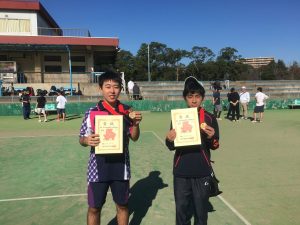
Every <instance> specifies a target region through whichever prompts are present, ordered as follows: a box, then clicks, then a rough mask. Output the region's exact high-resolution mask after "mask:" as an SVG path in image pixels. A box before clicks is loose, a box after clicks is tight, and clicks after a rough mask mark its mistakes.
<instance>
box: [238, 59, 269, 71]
mask: <svg viewBox="0 0 300 225" xmlns="http://www.w3.org/2000/svg"><path fill="white" fill-rule="evenodd" d="M240 61H241V62H242V63H244V64H247V65H250V66H252V67H253V68H255V69H257V68H260V67H262V66H266V65H268V64H269V63H270V62H273V61H274V58H273V57H258V58H243V59H241V60H240Z"/></svg>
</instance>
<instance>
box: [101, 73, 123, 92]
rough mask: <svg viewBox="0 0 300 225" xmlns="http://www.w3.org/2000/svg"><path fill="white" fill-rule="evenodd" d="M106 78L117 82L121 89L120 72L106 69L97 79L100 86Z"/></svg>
mask: <svg viewBox="0 0 300 225" xmlns="http://www.w3.org/2000/svg"><path fill="white" fill-rule="evenodd" d="M106 80H113V81H115V82H117V83H118V84H119V85H120V87H121V89H123V84H122V78H121V74H120V73H118V72H115V71H113V70H108V71H106V72H104V73H103V74H101V75H100V77H99V80H98V84H99V86H100V87H101V88H102V86H103V83H104V81H106Z"/></svg>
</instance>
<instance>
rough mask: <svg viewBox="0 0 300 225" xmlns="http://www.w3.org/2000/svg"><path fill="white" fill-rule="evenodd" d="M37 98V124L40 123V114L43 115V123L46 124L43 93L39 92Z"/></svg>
mask: <svg viewBox="0 0 300 225" xmlns="http://www.w3.org/2000/svg"><path fill="white" fill-rule="evenodd" d="M38 95H39V97H38V98H37V99H36V102H37V103H36V113H37V114H38V115H39V120H38V121H39V122H42V119H41V114H43V115H44V122H47V121H48V120H47V115H46V112H45V105H46V102H47V100H46V98H45V93H44V92H43V91H40V92H39V93H38Z"/></svg>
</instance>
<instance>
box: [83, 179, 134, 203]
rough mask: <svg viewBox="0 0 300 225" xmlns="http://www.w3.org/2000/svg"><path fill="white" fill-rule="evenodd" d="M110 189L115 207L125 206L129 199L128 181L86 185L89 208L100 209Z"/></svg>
mask: <svg viewBox="0 0 300 225" xmlns="http://www.w3.org/2000/svg"><path fill="white" fill-rule="evenodd" d="M109 187H110V190H111V193H112V196H113V200H114V202H115V203H116V204H117V205H127V204H128V198H129V181H128V180H123V181H107V182H91V183H89V185H88V190H87V194H88V205H89V207H91V208H102V206H103V205H104V203H105V199H106V195H107V191H108V188H109Z"/></svg>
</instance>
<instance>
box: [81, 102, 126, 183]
mask: <svg viewBox="0 0 300 225" xmlns="http://www.w3.org/2000/svg"><path fill="white" fill-rule="evenodd" d="M123 106H124V108H125V109H126V110H127V109H129V106H126V105H123ZM116 109H118V107H117V106H116ZM92 111H99V114H100V115H101V114H102V115H110V113H109V112H108V111H107V110H106V109H105V108H104V107H103V105H102V102H101V101H100V102H99V103H98V105H97V106H96V107H92V108H90V109H89V110H88V111H86V113H85V116H84V119H83V122H82V125H81V128H80V134H79V136H80V137H83V136H88V135H90V134H92V133H93V130H92V125H91V119H90V114H91V112H92ZM130 131H131V123H130V121H128V120H126V119H123V153H122V154H105V155H102V154H101V155H99V154H97V155H96V154H95V148H94V147H91V151H90V159H89V163H88V171H87V181H88V182H101V181H111V180H129V179H130V160H129V151H128V145H129V136H130Z"/></svg>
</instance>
